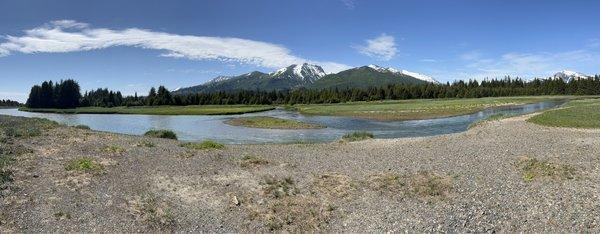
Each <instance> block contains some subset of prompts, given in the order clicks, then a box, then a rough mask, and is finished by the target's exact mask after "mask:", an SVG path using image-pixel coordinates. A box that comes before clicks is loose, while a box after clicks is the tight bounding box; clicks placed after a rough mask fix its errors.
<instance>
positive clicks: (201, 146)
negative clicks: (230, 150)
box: [179, 141, 225, 150]
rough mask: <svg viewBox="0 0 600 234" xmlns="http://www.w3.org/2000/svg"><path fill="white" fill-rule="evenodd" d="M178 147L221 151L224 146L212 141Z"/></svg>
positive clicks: (188, 143)
mask: <svg viewBox="0 0 600 234" xmlns="http://www.w3.org/2000/svg"><path fill="white" fill-rule="evenodd" d="M179 146H181V147H185V148H188V149H194V150H206V149H223V148H225V145H223V144H221V143H218V142H214V141H202V142H186V143H182V144H180V145H179Z"/></svg>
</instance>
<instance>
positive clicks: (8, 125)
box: [0, 116, 58, 138]
mask: <svg viewBox="0 0 600 234" xmlns="http://www.w3.org/2000/svg"><path fill="white" fill-rule="evenodd" d="M56 126H58V123H56V122H54V121H50V120H47V119H41V118H24V117H13V116H3V117H2V118H1V119H0V128H1V129H3V132H4V135H5V136H6V137H12V138H26V137H34V136H39V135H41V134H42V132H43V131H44V130H48V129H51V128H54V127H56Z"/></svg>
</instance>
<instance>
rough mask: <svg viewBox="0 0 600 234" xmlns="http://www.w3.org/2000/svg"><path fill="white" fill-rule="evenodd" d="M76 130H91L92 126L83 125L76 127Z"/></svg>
mask: <svg viewBox="0 0 600 234" xmlns="http://www.w3.org/2000/svg"><path fill="white" fill-rule="evenodd" d="M74 128H77V129H83V130H91V128H90V126H87V125H83V124H80V125H75V126H74Z"/></svg>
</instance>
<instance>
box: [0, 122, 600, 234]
mask: <svg viewBox="0 0 600 234" xmlns="http://www.w3.org/2000/svg"><path fill="white" fill-rule="evenodd" d="M527 118H528V116H520V117H514V118H508V119H503V120H500V121H491V122H486V123H483V124H480V125H478V126H477V127H475V128H472V129H470V130H469V131H467V132H464V133H458V134H451V135H442V136H435V137H424V138H405V139H394V140H382V139H374V140H366V141H359V142H346V143H344V142H336V143H328V144H295V145H227V146H225V147H224V148H223V149H208V150H193V149H189V148H186V147H182V146H181V142H178V141H175V140H166V139H155V138H146V137H138V136H128V135H119V134H112V133H104V132H94V131H90V130H86V129H80V128H74V127H66V126H58V125H53V124H49V123H46V122H43V121H41V123H40V121H39V120H36V121H35V122H32V121H33V120H31V119H25V118H17V117H8V116H0V128H2V130H3V131H0V132H3V133H2V135H1V137H0V140H1V141H0V146H1V148H0V149H2V151H1V152H0V155H3V156H2V159H3V160H0V164H1V165H2V166H3V168H2V178H3V179H2V181H1V182H2V186H1V189H2V191H1V193H0V194H1V195H2V196H1V197H0V201H1V203H0V204H1V205H0V229H1V230H3V231H8V232H11V231H13V232H30V233H31V232H36V233H37V232H156V231H159V232H168V231H177V232H269V231H275V232H281V231H284V232H285V231H288V232H307V231H308V232H313V231H324V232H365V231H366V232H388V231H392V232H400V231H409V232H599V231H600V166H599V165H600V131H598V130H575V129H566V128H551V127H542V126H538V125H535V124H532V123H528V122H526V121H525V120H526V119H527ZM31 129H34V130H31ZM36 129H37V130H36Z"/></svg>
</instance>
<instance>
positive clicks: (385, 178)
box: [369, 173, 406, 193]
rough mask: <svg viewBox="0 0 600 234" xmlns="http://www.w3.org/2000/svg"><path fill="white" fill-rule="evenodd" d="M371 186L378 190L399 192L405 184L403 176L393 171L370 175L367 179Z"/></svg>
mask: <svg viewBox="0 0 600 234" xmlns="http://www.w3.org/2000/svg"><path fill="white" fill-rule="evenodd" d="M369 185H370V186H371V188H373V189H375V190H377V191H380V192H392V193H397V192H400V190H401V189H403V188H404V187H405V186H406V182H405V181H404V178H402V177H401V176H400V175H398V174H394V173H384V174H379V175H374V176H371V178H370V179H369Z"/></svg>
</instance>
